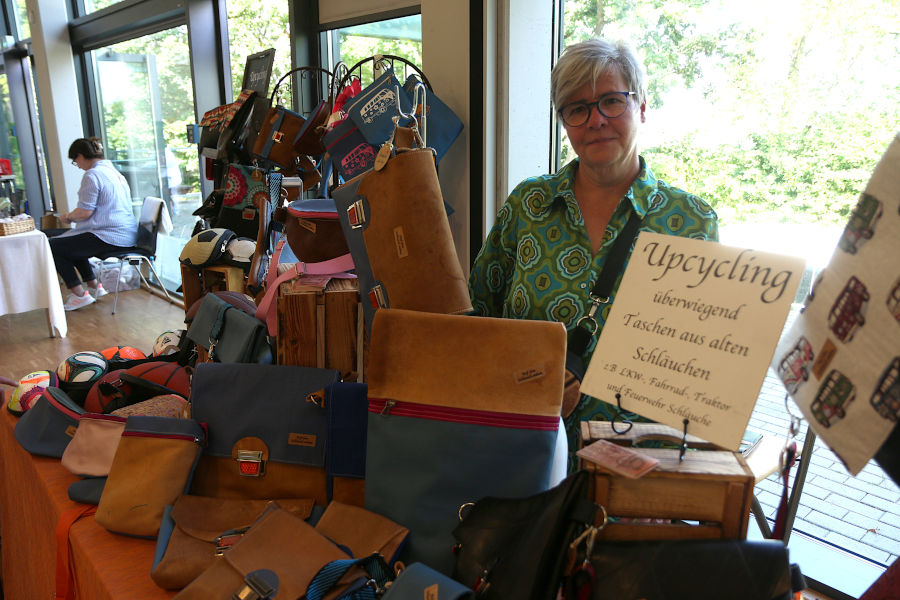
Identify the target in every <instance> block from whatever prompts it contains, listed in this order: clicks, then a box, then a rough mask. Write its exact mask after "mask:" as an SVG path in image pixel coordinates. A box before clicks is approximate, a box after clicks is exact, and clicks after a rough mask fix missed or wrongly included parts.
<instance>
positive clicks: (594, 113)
mask: <svg viewBox="0 0 900 600" xmlns="http://www.w3.org/2000/svg"><path fill="white" fill-rule="evenodd" d="M631 91H634V90H631V89H629V88H628V86H627V84H626V83H625V78H624V77H622V75H621V74H620V73H619V72H618V71H609V72H607V73H606V74H604V75H602V76H600V78H599V79H597V85H596V89H594V86H592V85H591V84H590V83H586V84H585V85H583V86H581V88H579V90H578V91H577V92H576V93H575V94H574V95H573V96H572V97H571V98H570V99H569V100H568V102H567V103H566V104H568V103H571V102H595V101H596V100H597V99H599V98H600V96H602V95H604V94H608V93H609V92H631ZM627 102H628V107H627V109H626V110H625V112H624V113H623V114H622V115H620V116H618V117H615V118H613V119H608V118H606V117H604V116H603V115H601V114H600V112H599V111H598V110H597V106H596V105H594V106H592V107H591V111H590V117H589V118H588V120H587V122H586V123H585V124H583V125H580V126H578V127H570V126H568V125H566V126H565V127H566V133H568V135H569V141H570V142H571V143H572V148H573V149H574V150H575V154H577V155H578V158H580V159H581V162H582V164H584V165H586V166H588V167H591V168H597V169H602V170H606V171H609V170H612V171H614V172H617V171H618V170H619V168H621V169H622V171H623V174H627V173H630V171H632V170H633V169H634V168H635V166H636V165H637V164H638V157H637V156H638V153H637V131H638V125H639V124H640V123H643V122H644V109H645V108H646V106H645V105H643V104H641V105H640V106H638V104H637V100H636V96H629V97H628V100H627Z"/></svg>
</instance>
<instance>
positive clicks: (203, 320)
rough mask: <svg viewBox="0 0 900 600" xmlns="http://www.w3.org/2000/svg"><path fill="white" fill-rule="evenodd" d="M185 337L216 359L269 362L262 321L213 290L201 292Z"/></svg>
mask: <svg viewBox="0 0 900 600" xmlns="http://www.w3.org/2000/svg"><path fill="white" fill-rule="evenodd" d="M188 338H190V339H191V340H192V341H193V342H194V343H195V344H197V345H198V346H202V347H203V348H206V349H207V350H208V351H209V357H210V359H211V360H213V361H215V362H224V363H271V362H272V353H271V349H270V348H269V343H268V340H267V339H266V326H265V324H264V323H263V322H262V321H260V320H259V319H257V318H256V317H252V316H250V315H248V314H247V313H245V312H243V311H242V310H240V309H237V308H235V307H234V306H232V305H231V304H229V303H227V302H225V301H224V300H222V299H221V298H219V297H218V296H216V295H215V294H206V295H205V296H203V300H202V301H201V303H200V308H199V310H198V311H197V314H196V315H195V316H194V320H193V321H191V326H190V328H189V329H188Z"/></svg>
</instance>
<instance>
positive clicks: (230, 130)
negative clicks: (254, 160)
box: [216, 90, 257, 164]
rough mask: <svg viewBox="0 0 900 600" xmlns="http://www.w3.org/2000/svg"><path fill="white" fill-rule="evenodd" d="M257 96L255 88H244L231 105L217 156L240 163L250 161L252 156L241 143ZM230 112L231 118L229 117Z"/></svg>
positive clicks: (218, 145)
mask: <svg viewBox="0 0 900 600" xmlns="http://www.w3.org/2000/svg"><path fill="white" fill-rule="evenodd" d="M256 97H257V93H256V92H254V91H253V90H243V91H242V92H241V93H240V95H239V96H238V98H237V100H235V101H234V102H232V103H231V105H230V106H229V108H228V111H227V113H226V125H225V129H224V130H222V134H221V135H220V136H219V142H218V144H217V145H216V158H218V159H220V160H227V161H228V162H231V163H238V164H240V163H246V162H249V159H250V156H248V155H247V154H246V148H245V147H244V146H243V145H241V143H240V136H241V134H242V132H244V130H245V129H246V128H247V123H248V121H249V120H250V117H251V115H252V113H253V106H254V104H255V103H256ZM229 114H230V115H231V117H230V118H228V117H227V115H229Z"/></svg>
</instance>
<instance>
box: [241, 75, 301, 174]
mask: <svg viewBox="0 0 900 600" xmlns="http://www.w3.org/2000/svg"><path fill="white" fill-rule="evenodd" d="M273 94H274V92H273ZM305 122H306V119H304V118H303V116H302V115H300V114H297V113H295V112H294V111H292V110H290V109H288V108H285V107H283V106H281V105H277V106H273V107H271V108H270V109H269V112H268V113H267V114H266V118H265V120H264V121H263V124H262V127H261V128H260V131H259V135H257V136H256V141H255V143H254V145H253V157H254V158H256V159H257V160H259V161H260V162H261V163H262V164H268V165H277V166H279V167H281V168H283V169H291V168H293V167H294V165H295V163H296V160H297V157H298V156H299V155H300V153H299V152H297V150H296V149H295V148H294V140H295V139H297V136H298V135H299V134H300V130H301V129H302V128H303V124H304V123H305Z"/></svg>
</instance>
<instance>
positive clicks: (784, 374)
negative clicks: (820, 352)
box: [778, 336, 815, 394]
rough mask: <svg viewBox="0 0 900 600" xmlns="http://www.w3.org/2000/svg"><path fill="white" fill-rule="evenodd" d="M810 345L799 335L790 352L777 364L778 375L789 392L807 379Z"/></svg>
mask: <svg viewBox="0 0 900 600" xmlns="http://www.w3.org/2000/svg"><path fill="white" fill-rule="evenodd" d="M813 358H815V355H814V354H813V349H812V345H811V344H810V343H809V341H808V340H807V339H806V338H805V337H802V336H801V337H800V339H799V340H797V343H796V344H795V345H794V347H793V348H792V349H791V351H790V352H788V353H787V355H785V357H784V358H783V359H781V362H780V363H779V364H778V376H779V377H780V378H781V381H782V382H783V383H784V387H785V389H787V391H788V393H789V394H793V393H795V392H796V391H797V388H799V387H800V384H802V383H803V382H804V381H806V380H807V379H809V368H810V365H811V364H812V362H813Z"/></svg>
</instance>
